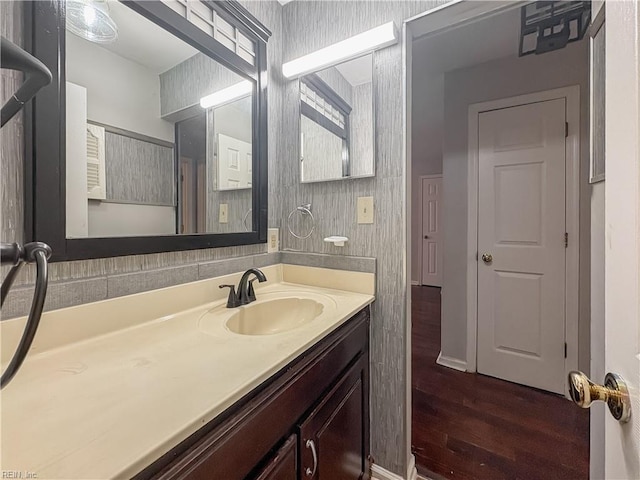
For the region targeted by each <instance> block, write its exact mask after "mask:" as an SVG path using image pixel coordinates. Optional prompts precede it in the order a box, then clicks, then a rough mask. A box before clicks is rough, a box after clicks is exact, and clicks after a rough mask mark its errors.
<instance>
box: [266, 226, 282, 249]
mask: <svg viewBox="0 0 640 480" xmlns="http://www.w3.org/2000/svg"><path fill="white" fill-rule="evenodd" d="M279 237H280V231H279V230H278V229H277V228H270V229H269V231H268V233H267V253H272V252H277V251H278V250H280V238H279Z"/></svg>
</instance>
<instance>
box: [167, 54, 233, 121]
mask: <svg viewBox="0 0 640 480" xmlns="http://www.w3.org/2000/svg"><path fill="white" fill-rule="evenodd" d="M243 80H244V78H243V77H241V76H240V75H237V74H235V73H234V72H232V71H231V70H229V69H228V68H226V67H225V66H223V65H221V64H219V63H218V62H216V61H215V60H213V59H212V58H210V57H207V56H206V55H204V54H203V53H198V54H196V55H194V56H192V57H190V58H188V59H186V60H185V61H183V62H181V63H179V64H177V65H176V66H174V67H173V68H171V69H169V70H167V71H166V72H164V73H161V74H160V112H161V115H162V116H163V117H167V116H171V114H174V113H177V112H181V111H183V110H185V109H186V108H188V107H192V106H194V105H199V104H200V99H201V98H202V97H205V96H207V95H210V94H212V93H214V92H217V91H219V90H222V89H223V88H226V87H229V86H231V85H235V84H236V83H239V82H241V81H243Z"/></svg>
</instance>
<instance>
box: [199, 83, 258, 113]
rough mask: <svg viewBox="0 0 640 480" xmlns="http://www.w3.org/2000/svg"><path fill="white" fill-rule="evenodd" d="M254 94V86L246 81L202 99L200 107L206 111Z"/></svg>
mask: <svg viewBox="0 0 640 480" xmlns="http://www.w3.org/2000/svg"><path fill="white" fill-rule="evenodd" d="M252 92H253V84H252V83H251V82H250V81H249V80H244V81H242V82H240V83H236V84H235V85H231V86H230V87H227V88H223V89H222V90H218V91H217V92H213V93H212V94H211V95H207V96H206V97H202V98H201V99H200V106H201V107H202V108H205V109H206V108H211V107H217V106H220V105H223V104H225V103H229V102H232V101H234V100H237V99H239V98H242V97H245V96H247V95H250V94H251V93H252Z"/></svg>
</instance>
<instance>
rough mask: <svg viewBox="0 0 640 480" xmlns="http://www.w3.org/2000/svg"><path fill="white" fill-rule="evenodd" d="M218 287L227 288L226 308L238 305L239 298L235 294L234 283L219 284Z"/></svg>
mask: <svg viewBox="0 0 640 480" xmlns="http://www.w3.org/2000/svg"><path fill="white" fill-rule="evenodd" d="M218 288H228V289H229V297H228V298H227V308H235V307H239V306H240V299H239V298H238V296H237V295H236V286H235V285H220V286H219V287H218Z"/></svg>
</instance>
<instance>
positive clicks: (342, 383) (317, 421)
mask: <svg viewBox="0 0 640 480" xmlns="http://www.w3.org/2000/svg"><path fill="white" fill-rule="evenodd" d="M364 363H365V358H363V357H360V358H359V360H358V361H357V362H356V364H355V365H353V366H352V367H351V368H350V369H349V371H348V372H347V373H346V374H345V375H344V376H343V377H342V378H341V379H340V380H339V381H338V383H337V384H336V385H335V386H334V387H333V388H332V389H331V391H330V392H329V393H327V394H326V395H325V396H324V398H323V400H322V401H321V402H320V404H319V405H318V406H317V407H316V408H315V409H314V410H313V412H311V414H310V415H309V416H308V417H306V419H305V420H304V422H303V423H302V425H300V432H299V439H300V447H299V448H300V458H301V471H302V472H301V473H302V475H301V478H307V479H309V480H316V479H322V480H358V479H360V478H362V477H363V476H364V475H365V473H366V472H367V469H368V465H366V460H367V455H368V449H367V444H368V441H367V439H366V438H365V436H366V431H367V425H365V422H367V423H368V422H369V419H368V417H367V415H366V414H365V412H366V405H365V403H368V399H367V395H366V394H365V392H366V391H367V378H366V365H364Z"/></svg>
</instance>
